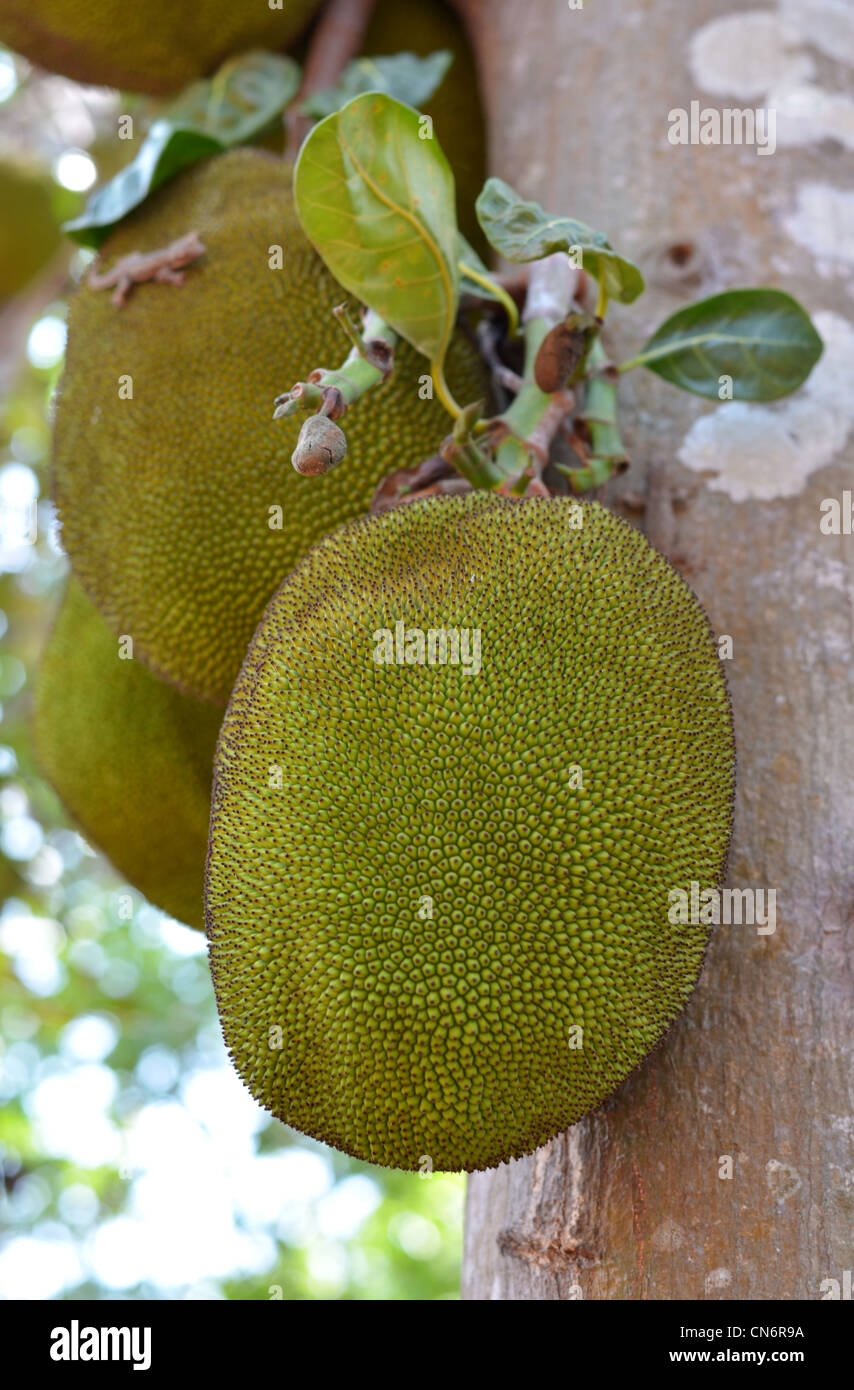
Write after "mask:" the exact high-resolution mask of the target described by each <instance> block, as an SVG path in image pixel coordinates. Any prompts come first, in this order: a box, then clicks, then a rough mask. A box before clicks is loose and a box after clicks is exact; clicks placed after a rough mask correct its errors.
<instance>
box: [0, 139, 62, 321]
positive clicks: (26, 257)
mask: <svg viewBox="0 0 854 1390" xmlns="http://www.w3.org/2000/svg"><path fill="white" fill-rule="evenodd" d="M61 240H62V235H61V233H60V230H59V226H58V225H57V221H56V218H55V217H54V215H53V208H52V206H51V197H50V185H49V182H48V180H47V178H46V177H45V176H44V174H42V173H41V172H39V171H37V170H33V169H30V168H28V167H27V166H26V165H24V164H19V163H18V162H17V161H16V160H12V159H8V158H4V159H3V160H2V161H0V302H2V301H3V300H4V299H10V298H11V297H12V295H13V294H17V293H18V291H19V290H22V289H25V288H26V286H27V285H28V284H29V282H30V281H31V280H32V279H33V277H34V276H35V275H37V274H38V272H39V271H40V270H43V269H44V267H45V266H46V265H47V263H48V261H49V260H50V259H51V257H52V256H53V255H54V253H55V252H56V251H57V249H58V247H59V244H60V242H61Z"/></svg>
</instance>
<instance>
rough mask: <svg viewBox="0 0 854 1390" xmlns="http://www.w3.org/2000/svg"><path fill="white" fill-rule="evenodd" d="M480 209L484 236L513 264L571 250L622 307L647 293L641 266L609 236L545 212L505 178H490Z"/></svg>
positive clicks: (537, 259)
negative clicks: (624, 254) (615, 246)
mask: <svg viewBox="0 0 854 1390" xmlns="http://www.w3.org/2000/svg"><path fill="white" fill-rule="evenodd" d="M475 211H476V212H477V219H478V221H479V223H480V225H481V227H482V228H483V231H484V235H485V236H486V237H487V239H488V240H489V242H490V243H491V245H492V246H494V247H495V249H496V251H499V252H500V253H501V255H502V256H506V258H507V260H508V261H541V260H543V258H544V257H545V256H551V255H553V254H554V253H555V252H557V251H566V252H569V253H571V254H573V255H574V256H575V257H577V258H578V261H579V263H580V265H581V266H583V268H584V270H586V271H587V272H588V274H589V275H592V276H593V277H594V279H596V280H598V281H599V282H600V284H603V285H604V287H605V289H606V290H607V292H608V295H609V296H610V297H611V298H612V299H616V300H619V302H620V303H621V304H631V303H632V302H633V301H634V300H635V299H637V297H638V295H639V294H642V293H643V290H644V280H643V276H642V275H641V273H640V271H639V270H638V267H637V266H636V265H635V264H634V262H633V261H628V260H626V258H625V257H624V256H619V255H617V252H616V251H615V250H614V248H613V247H612V245H611V243H610V242H609V240H608V238H607V237H606V236H605V233H604V232H596V231H594V230H593V228H592V227H588V226H587V225H586V223H584V222H579V221H577V220H576V218H574V217H556V216H554V215H553V214H552V213H548V212H545V211H544V210H543V208H542V207H541V206H540V204H539V203H529V202H526V201H525V199H524V198H521V197H520V196H519V194H518V193H516V192H515V190H514V189H512V188H511V187H510V185H509V184H508V183H505V182H504V180H503V179H487V180H486V183H485V184H484V185H483V188H482V190H481V192H480V195H479V197H478V200H477V202H476V203H475Z"/></svg>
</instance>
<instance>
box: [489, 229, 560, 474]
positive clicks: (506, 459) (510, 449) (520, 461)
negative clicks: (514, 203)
mask: <svg viewBox="0 0 854 1390" xmlns="http://www.w3.org/2000/svg"><path fill="white" fill-rule="evenodd" d="M577 287H578V271H577V270H576V269H575V267H574V266H572V265H571V263H570V261H569V258H568V257H567V256H565V255H563V254H557V255H554V256H546V258H545V259H544V260H542V261H535V262H534V264H533V265H532V266H531V273H530V278H529V280H528V295H527V299H526V301H525V312H524V314H523V315H522V320H523V323H524V325H525V329H524V332H525V368H524V380H523V383H522V388H521V390H520V391H519V394H518V395H517V397H516V399H515V400H514V402H513V404H512V405H511V406H510V408H509V409H508V410H507V411H505V413H504V415H502V416H501V417H500V418H501V420H502V421H503V423H504V425H505V426H506V427H507V429H508V430H509V438H507V439H506V440H505V441H504V442H503V443H502V444H500V445H499V446H498V450H497V452H496V456H495V459H496V464H497V467H498V471H499V472H500V474H501V475H502V477H503V478H504V479H505V481H509V480H511V479H514V480H515V479H518V478H520V477H521V475H522V474H523V473H524V472H525V470H526V469H527V468H528V465H529V464H530V462H531V454H532V449H531V443H533V444H534V447H535V449H536V451H537V453H538V455H539V457H540V462H541V463H545V461H546V460H545V453H547V450H548V444H549V443H550V442H551V439H552V438H553V437H554V434H555V432H556V431H557V429H558V427H559V424H560V419H562V418H563V415H561V416H560V418H559V419H557V420H556V421H555V422H554V428H553V429H552V430H551V433H550V434H548V437H547V429H546V426H545V425H544V421H545V420H549V422H551V421H552V420H553V418H554V414H555V410H554V397H553V396H551V395H548V394H547V393H546V392H545V391H541V390H540V388H539V386H537V384H536V382H535V381H534V363H535V362H536V359H537V353H538V352H539V350H540V346H541V344H542V341H543V339H544V338H545V336H546V334H547V333H549V332H550V331H551V329H552V328H555V327H556V326H557V324H559V323H562V322H563V320H564V319H565V318H566V316H567V314H568V313H569V312H570V309H571V308H572V301H573V298H574V296H575V292H576V289H577ZM557 394H558V395H559V396H561V397H562V398H564V400H565V401H566V408H567V409H568V408H569V401H568V399H567V398H566V396H565V393H564V392H559V393H557ZM565 413H566V412H565V411H564V412H563V414H565Z"/></svg>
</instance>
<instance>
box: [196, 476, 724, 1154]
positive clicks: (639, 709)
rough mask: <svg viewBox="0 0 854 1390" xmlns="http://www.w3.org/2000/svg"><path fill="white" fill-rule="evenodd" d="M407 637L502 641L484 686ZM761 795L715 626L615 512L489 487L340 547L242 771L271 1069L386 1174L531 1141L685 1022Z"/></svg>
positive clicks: (230, 857)
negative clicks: (741, 788)
mask: <svg viewBox="0 0 854 1390" xmlns="http://www.w3.org/2000/svg"><path fill="white" fill-rule="evenodd" d="M579 515H581V517H582V525H581V528H580V529H578V527H577V524H576V523H577V518H578V516H579ZM398 620H401V621H403V622H405V624H406V627H407V629H416V628H420V629H422V630H423V631H425V632H426V631H429V630H430V629H431V628H433V629H435V628H445V629H449V628H459V629H465V628H467V629H469V630H475V629H476V630H479V631H480V633H481V642H482V647H481V659H482V667H481V670H480V672H479V673H478V674H473V675H470V676H466V675H465V674H463V672H462V670H461V668H460V666H453V665H444V666H440V665H433V666H432V667H431V666H428V665H419V664H412V665H406V664H404V665H388V664H378V663H377V662H376V660H375V657H374V652H375V650H376V647H377V634H378V633H379V632H380V630H381V629H384V628H389V629H393V628H394V626H395V623H396V622H397V621H398ZM579 769H580V771H581V784H580V785H579V784H578V781H577V774H578V770H579ZM276 770H278V772H276ZM271 771H272V772H274V773H275V775H273V776H272V777H271ZM733 791H734V746H733V733H732V721H731V715H730V706H729V700H728V696H727V691H726V685H725V681H724V677H723V675H722V671H721V664H720V662H719V660H718V656H717V650H716V646H715V643H714V640H713V637H712V634H711V631H710V628H709V624H708V620H707V618H706V616H705V614H704V612H703V610H702V609H701V607H700V605H699V604H698V602H697V600H696V599H695V598H694V596H693V594H692V593H691V591H690V590H689V589H688V588H687V586H686V585H685V583H684V581H683V580H682V579H681V578H680V577H679V575H678V574H677V573H676V571H675V570H674V569H672V567H671V566H670V565H669V564H668V563H667V561H666V560H665V559H664V558H663V556H661V555H660V554H659V553H658V552H657V551H655V550H653V549H652V547H651V546H650V545H649V544H648V543H647V541H646V540H645V539H644V537H643V536H642V535H640V534H639V533H638V532H637V531H635V530H634V529H633V528H631V527H630V526H628V525H627V524H626V523H625V522H623V521H621V520H620V519H618V518H616V517H615V516H614V515H613V514H612V513H610V512H608V511H606V510H605V509H603V508H602V507H600V506H598V505H596V504H590V505H585V506H584V507H583V508H580V509H579V508H578V506H577V504H573V503H571V502H569V501H566V500H554V501H544V500H538V499H534V500H518V501H510V500H506V499H502V498H500V497H497V496H495V495H494V494H484V493H475V494H471V495H468V496H466V497H461V498H453V499H444V500H434V501H430V502H422V503H413V504H410V505H409V506H405V507H403V508H401V509H399V510H397V511H395V512H392V513H389V514H387V515H384V516H381V517H375V518H371V519H369V520H365V521H363V522H356V523H354V524H352V525H350V526H347V527H345V528H343V529H342V530H340V531H338V532H336V533H335V534H334V535H332V536H329V537H327V538H326V539H325V540H324V541H322V542H321V543H320V544H319V545H317V546H315V547H314V549H313V550H312V551H311V552H310V553H309V554H308V555H307V556H306V558H305V559H304V561H303V562H302V563H301V564H300V565H299V566H298V567H297V569H296V570H295V571H294V573H293V574H292V575H291V576H290V577H289V578H288V580H287V581H286V582H285V583H284V584H283V585H282V587H281V589H280V590H279V592H278V593H277V594H276V596H275V597H274V599H273V600H272V602H271V604H270V605H269V607H268V609H267V612H266V614H265V616H264V619H263V621H262V622H261V624H260V625H259V628H258V631H257V633H256V636H255V639H254V641H253V644H252V647H251V649H250V651H249V654H248V656H247V659H246V663H245V665H244V668H243V670H242V672H241V675H240V678H239V680H238V682H237V685H236V687H235V690H234V694H233V697H232V701H231V704H230V707H229V710H228V712H227V714H226V718H225V721H224V723H223V728H222V732H221V735H220V741H219V745H218V751H217V759H216V766H215V776H214V795H213V808H212V817H211V839H210V850H209V856H208V868H207V883H206V925H207V932H208V936H209V939H210V943H211V963H212V969H213V974H214V983H215V988H216V993H217V1001H218V1006H219V1011H220V1017H221V1020H222V1025H223V1030H224V1034H225V1039H226V1043H227V1045H228V1047H229V1050H230V1052H231V1055H232V1058H233V1060H234V1063H235V1066H236V1068H237V1070H238V1072H239V1074H240V1076H241V1077H242V1079H243V1080H244V1082H245V1083H246V1085H247V1086H248V1087H249V1089H250V1090H251V1092H252V1094H253V1095H254V1096H255V1097H256V1099H257V1100H259V1101H260V1102H261V1103H262V1104H263V1105H264V1106H265V1107H266V1108H267V1109H268V1110H270V1111H271V1112H272V1113H273V1114H274V1115H276V1116H278V1117H279V1118H280V1119H281V1120H283V1121H285V1122H286V1123H287V1124H290V1125H293V1126H295V1127H296V1128H297V1129H300V1130H302V1131H304V1132H305V1133H307V1134H310V1135H312V1136H314V1137H315V1138H317V1139H321V1140H323V1141H325V1142H327V1143H329V1144H332V1145H334V1146H335V1147H336V1148H340V1149H343V1150H344V1151H345V1152H346V1153H349V1154H353V1155H355V1156H356V1157H358V1158H362V1159H367V1160H370V1161H371V1162H374V1163H378V1164H383V1165H387V1166H390V1167H395V1168H402V1169H408V1170H417V1169H419V1168H420V1167H422V1166H423V1165H424V1161H425V1156H426V1157H427V1158H429V1160H430V1162H431V1163H432V1166H433V1168H435V1169H466V1170H469V1171H471V1170H474V1169H482V1168H488V1167H491V1166H493V1165H495V1164H497V1163H500V1162H502V1161H504V1160H506V1159H509V1158H513V1157H519V1156H521V1155H523V1154H526V1153H529V1152H531V1151H532V1150H533V1149H535V1148H536V1147H538V1146H539V1145H540V1144H542V1143H544V1142H545V1141H547V1140H548V1139H550V1138H552V1137H553V1136H554V1135H555V1134H558V1133H560V1132H561V1131H562V1130H563V1129H565V1128H566V1127H567V1126H568V1125H570V1124H572V1123H574V1122H575V1121H576V1120H577V1119H579V1118H580V1117H581V1116H582V1115H583V1114H585V1113H586V1112H587V1111H589V1110H590V1109H592V1108H593V1107H595V1106H596V1105H597V1104H599V1103H600V1102H601V1101H602V1100H603V1099H604V1097H605V1096H607V1095H608V1094H609V1093H610V1092H611V1091H613V1090H614V1088H615V1087H616V1086H617V1085H618V1084H619V1083H620V1082H621V1081H622V1080H623V1079H624V1077H626V1076H627V1075H628V1074H629V1072H631V1070H632V1069H633V1068H634V1067H636V1066H637V1065H638V1064H639V1063H640V1061H641V1060H642V1059H643V1057H644V1056H645V1055H646V1054H647V1053H648V1052H649V1051H650V1050H651V1049H652V1048H653V1047H654V1046H655V1045H656V1044H657V1043H658V1042H659V1040H660V1039H661V1037H662V1036H663V1034H664V1033H665V1031H666V1030H667V1028H668V1027H669V1025H670V1024H671V1023H672V1021H673V1020H674V1018H675V1017H676V1016H677V1015H678V1013H679V1012H680V1010H681V1009H682V1008H683V1007H684V1005H685V1003H686V1001H687V999H688V997H689V995H690V994H691V991H692V990H693V988H694V985H695V983H696V980H697V977H698V974H699V972H700V968H701V965H702V961H703V957H704V953H705V949H706V943H707V940H708V935H709V928H708V927H706V926H690V927H685V926H678V925H674V924H671V923H670V922H669V920H668V912H669V909H670V905H671V903H670V899H669V897H668V893H669V891H670V890H671V889H675V888H687V887H688V886H689V885H690V883H691V882H693V881H696V882H698V883H699V884H700V886H701V889H705V888H709V887H714V886H717V885H718V884H719V882H720V880H721V877H722V874H723V871H724V865H725V860H726V853H727V847H728V843H729V836H730V827H731V822H732V802H733ZM427 903H429V905H430V914H428V915H427V916H424V915H423V910H424V909H425V904H427ZM578 1027H581V1029H582V1030H583V1033H582V1035H581V1037H582V1040H583V1046H582V1047H580V1048H579V1047H577V1046H573V1038H575V1040H576V1041H577V1038H578V1035H577V1034H573V1033H572V1032H571V1030H572V1029H574V1028H578ZM277 1030H279V1031H278V1033H277ZM277 1038H280V1041H277V1040H276V1039H277Z"/></svg>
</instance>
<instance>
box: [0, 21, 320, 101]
mask: <svg viewBox="0 0 854 1390" xmlns="http://www.w3.org/2000/svg"><path fill="white" fill-rule="evenodd" d="M319 7H320V0H284V3H283V5H282V8H281V9H273V8H271V7H270V6H269V5H268V4H267V0H254V3H247V2H246V0H237V3H235V0H192V3H187V0H145V3H144V4H140V3H130V4H128V3H125V0H3V5H2V8H0V42H2V43H4V44H6V45H7V47H9V48H12V49H14V50H15V51H16V52H17V53H22V54H23V55H24V57H25V58H29V59H30V61H31V62H32V63H36V64H37V65H38V66H39V67H43V68H47V69H48V70H49V71H51V72H60V73H62V74H63V76H65V77H73V78H74V79H75V80H76V81H77V82H91V83H94V84H96V85H101V86H106V87H123V88H125V89H126V90H128V91H130V92H147V93H150V94H152V95H154V96H162V95H165V94H166V93H170V92H177V91H180V89H181V88H182V87H184V86H186V85H187V83H189V82H192V81H193V80H194V79H195V78H197V77H201V76H203V75H204V74H205V73H209V72H212V71H213V70H214V69H215V68H217V67H218V66H219V64H220V63H222V62H223V60H224V59H226V58H228V57H230V56H231V55H232V54H235V53H241V52H243V51H245V50H246V49H250V48H269V49H280V48H284V47H286V45H288V44H290V43H292V42H293V41H294V39H296V38H297V37H298V36H299V35H300V34H301V33H302V31H303V29H305V27H306V25H307V24H308V23H309V21H310V20H311V19H312V17H313V16H314V14H315V12H316V11H317V10H318V9H319Z"/></svg>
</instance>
